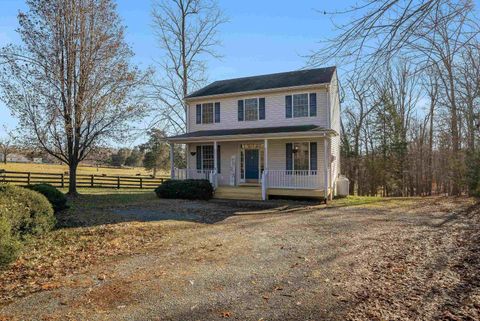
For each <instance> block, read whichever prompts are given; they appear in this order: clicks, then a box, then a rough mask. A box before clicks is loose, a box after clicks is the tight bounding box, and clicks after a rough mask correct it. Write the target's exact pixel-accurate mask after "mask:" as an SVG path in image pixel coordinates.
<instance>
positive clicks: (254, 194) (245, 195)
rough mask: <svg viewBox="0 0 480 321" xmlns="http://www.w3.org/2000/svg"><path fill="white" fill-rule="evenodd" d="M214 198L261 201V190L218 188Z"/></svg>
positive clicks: (254, 188) (252, 187)
mask: <svg viewBox="0 0 480 321" xmlns="http://www.w3.org/2000/svg"><path fill="white" fill-rule="evenodd" d="M213 197H214V198H220V199H231V200H258V201H261V200H262V189H261V187H258V186H219V187H217V189H216V190H215V194H214V195H213Z"/></svg>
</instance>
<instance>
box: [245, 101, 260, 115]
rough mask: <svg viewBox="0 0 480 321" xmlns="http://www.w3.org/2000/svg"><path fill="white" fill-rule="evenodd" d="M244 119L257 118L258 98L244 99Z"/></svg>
mask: <svg viewBox="0 0 480 321" xmlns="http://www.w3.org/2000/svg"><path fill="white" fill-rule="evenodd" d="M245 120H258V99H257V98H253V99H245Z"/></svg>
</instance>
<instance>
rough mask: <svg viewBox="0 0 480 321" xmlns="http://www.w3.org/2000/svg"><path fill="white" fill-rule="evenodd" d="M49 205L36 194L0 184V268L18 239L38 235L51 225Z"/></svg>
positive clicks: (14, 250) (15, 249)
mask: <svg viewBox="0 0 480 321" xmlns="http://www.w3.org/2000/svg"><path fill="white" fill-rule="evenodd" d="M55 222H56V220H55V216H54V212H53V208H52V205H51V204H50V203H49V201H48V199H47V198H46V197H45V196H43V195H42V194H40V193H37V192H35V191H32V190H28V189H26V188H22V187H18V186H12V185H8V184H7V185H5V184H4V185H0V267H1V266H3V265H6V264H8V263H10V262H11V261H13V260H14V259H15V258H16V257H17V255H18V253H19V250H20V246H21V241H24V240H26V239H27V238H28V237H29V236H31V235H41V234H44V233H46V232H48V231H50V230H51V229H52V228H53V227H54V226H55Z"/></svg>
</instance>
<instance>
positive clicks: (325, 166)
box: [323, 137, 330, 202]
mask: <svg viewBox="0 0 480 321" xmlns="http://www.w3.org/2000/svg"><path fill="white" fill-rule="evenodd" d="M327 144H328V139H327V138H326V137H325V139H324V140H323V186H324V190H325V191H324V193H325V202H327V198H328V163H329V161H330V157H328V146H327Z"/></svg>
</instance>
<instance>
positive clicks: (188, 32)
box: [152, 0, 226, 133]
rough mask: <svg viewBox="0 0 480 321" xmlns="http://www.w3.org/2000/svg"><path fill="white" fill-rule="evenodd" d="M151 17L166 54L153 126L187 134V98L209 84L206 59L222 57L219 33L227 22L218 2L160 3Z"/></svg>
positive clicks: (180, 0) (155, 97) (167, 0)
mask: <svg viewBox="0 0 480 321" xmlns="http://www.w3.org/2000/svg"><path fill="white" fill-rule="evenodd" d="M152 15H153V22H154V31H155V33H156V35H157V38H158V42H159V45H160V48H161V49H162V51H163V53H164V54H165V57H164V59H163V60H162V61H160V62H159V67H160V68H159V74H160V76H161V80H160V81H158V82H155V83H154V84H153V87H154V92H153V93H152V99H153V100H155V101H156V102H159V103H160V105H159V110H157V111H156V112H158V116H157V117H156V118H155V119H154V125H158V124H162V125H163V126H165V127H167V130H168V131H171V132H174V133H180V132H185V130H186V125H187V120H186V117H187V109H186V108H187V107H186V105H185V103H184V98H185V97H186V96H187V95H188V94H189V93H191V92H192V91H193V90H195V89H196V88H198V87H199V86H200V85H202V84H203V83H204V82H205V81H206V75H205V68H206V63H205V58H207V57H209V56H210V57H216V58H219V57H220V56H219V55H218V53H217V52H216V49H217V47H218V46H219V44H220V42H219V40H218V29H219V27H220V25H221V24H223V23H225V22H226V19H225V17H224V15H223V13H222V11H221V10H220V9H219V7H218V5H217V3H216V1H215V0H173V1H172V0H158V1H156V2H155V3H154V6H153V12H152Z"/></svg>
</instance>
